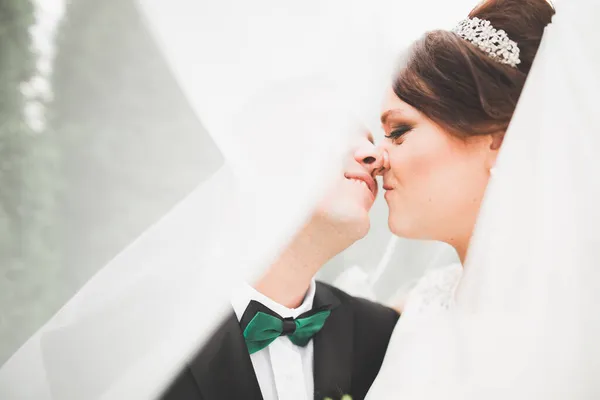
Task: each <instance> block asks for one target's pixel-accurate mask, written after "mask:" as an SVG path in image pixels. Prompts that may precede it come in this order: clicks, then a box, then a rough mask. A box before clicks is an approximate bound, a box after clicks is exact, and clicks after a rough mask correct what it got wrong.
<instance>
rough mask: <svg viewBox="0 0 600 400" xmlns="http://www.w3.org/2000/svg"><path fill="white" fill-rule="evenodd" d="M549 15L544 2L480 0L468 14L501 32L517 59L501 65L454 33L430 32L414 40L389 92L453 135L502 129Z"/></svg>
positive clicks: (533, 0)
mask: <svg viewBox="0 0 600 400" xmlns="http://www.w3.org/2000/svg"><path fill="white" fill-rule="evenodd" d="M554 13H555V11H554V8H553V7H552V6H551V5H550V4H549V3H548V2H547V1H546V0H487V1H484V2H482V3H481V4H480V5H479V6H477V7H476V8H475V9H473V11H471V13H470V14H469V18H474V17H477V18H480V19H485V20H488V21H490V22H491V24H492V26H493V27H494V28H496V29H497V30H500V29H502V30H504V31H505V32H506V33H507V35H508V37H509V38H510V39H511V40H513V41H515V42H516V43H517V44H518V47H519V49H520V59H521V63H520V64H518V65H517V67H512V66H510V65H506V64H501V63H500V62H498V61H495V60H494V59H492V58H490V57H489V56H488V55H486V54H485V53H484V52H483V51H481V50H480V49H479V48H478V47H476V46H475V45H473V44H471V43H470V42H468V41H467V40H464V39H462V38H460V37H459V36H458V35H457V34H455V33H453V32H449V31H440V30H438V31H431V32H428V33H426V34H425V36H424V37H423V38H421V39H419V40H418V41H417V42H415V43H414V44H413V46H412V48H411V49H410V52H409V54H408V57H407V59H406V64H405V65H404V66H403V67H402V69H401V71H400V72H399V74H398V77H397V79H396V81H395V83H394V92H395V93H396V95H397V96H398V97H399V98H400V99H402V100H403V101H404V102H406V103H408V104H410V105H411V106H413V107H415V108H416V109H418V110H419V111H421V112H422V113H423V114H425V115H426V116H427V117H429V118H430V119H431V120H433V121H434V122H436V123H437V124H439V125H440V126H442V127H443V128H445V129H447V130H448V131H449V132H450V133H451V134H453V135H455V136H458V137H461V138H466V137H469V136H473V135H487V134H491V133H498V132H502V133H503V132H505V131H506V129H507V128H508V124H509V122H510V120H511V118H512V115H513V112H514V110H515V107H516V105H517V101H518V99H519V96H520V95H521V91H522V89H523V85H524V84H525V79H526V78H527V74H528V73H529V70H530V69H531V65H532V63H533V59H534V57H535V54H536V53H537V50H538V47H539V45H540V42H541V39H542V34H543V32H544V28H545V27H546V25H548V24H549V23H550V22H551V20H552V16H553V15H554Z"/></svg>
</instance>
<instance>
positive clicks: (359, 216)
mask: <svg viewBox="0 0 600 400" xmlns="http://www.w3.org/2000/svg"><path fill="white" fill-rule="evenodd" d="M382 166H383V162H382V158H381V153H380V151H379V150H378V148H377V147H375V145H374V144H373V136H372V135H371V133H369V132H368V131H367V130H366V129H365V130H361V131H360V133H358V134H356V135H354V136H353V138H352V140H351V143H350V146H349V151H348V153H347V155H346V157H345V159H344V172H343V174H341V175H340V176H339V178H336V181H335V182H334V183H333V185H332V186H331V188H330V190H329V192H328V193H327V195H326V197H325V198H324V199H323V201H321V203H320V204H319V206H318V209H317V214H319V215H320V216H324V217H325V218H327V219H328V220H329V221H330V222H331V223H333V224H339V225H343V227H341V229H345V230H348V229H349V230H352V231H353V232H356V233H357V235H358V236H359V237H362V236H364V235H366V234H367V232H368V231H369V227H370V221H369V210H370V209H371V207H372V206H373V202H374V201H375V197H376V196H377V191H378V187H377V181H376V179H375V177H374V175H375V173H376V172H377V171H378V170H380V169H381V168H382Z"/></svg>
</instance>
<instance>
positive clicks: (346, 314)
mask: <svg viewBox="0 0 600 400" xmlns="http://www.w3.org/2000/svg"><path fill="white" fill-rule="evenodd" d="M327 304H331V305H333V306H334V308H333V310H332V311H331V315H330V316H329V318H328V319H327V322H326V323H325V325H324V326H323V329H321V331H320V332H319V333H317V334H316V335H315V337H314V339H313V342H314V363H313V369H314V370H313V374H314V382H315V400H323V398H324V397H332V398H334V399H337V398H340V397H341V396H342V395H343V394H351V393H350V391H351V383H352V382H351V380H352V360H353V331H354V329H353V328H354V316H353V312H352V308H351V307H347V306H344V305H343V304H342V303H341V302H340V300H339V298H338V297H337V296H336V295H335V293H334V292H333V291H332V290H331V288H329V287H328V286H326V285H323V284H321V283H319V282H317V290H316V293H315V299H314V301H313V307H314V308H316V307H320V306H323V305H327Z"/></svg>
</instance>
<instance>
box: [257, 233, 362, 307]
mask: <svg viewBox="0 0 600 400" xmlns="http://www.w3.org/2000/svg"><path fill="white" fill-rule="evenodd" d="M332 229H333V227H331V226H329V227H327V226H323V225H321V224H317V223H314V222H312V223H309V224H307V225H306V226H305V227H304V228H303V229H302V230H301V231H300V233H299V234H298V235H296V237H295V238H294V239H293V240H292V242H291V243H290V245H289V246H288V247H287V248H286V249H285V250H284V251H283V252H282V253H281V254H280V255H279V257H278V258H277V260H276V261H275V262H274V263H273V264H272V265H271V266H270V267H269V269H268V270H267V272H266V273H265V274H264V275H263V276H262V278H260V279H259V280H258V282H256V283H255V285H254V287H255V289H256V290H258V291H259V292H261V293H262V294H264V295H265V296H267V297H269V298H270V299H272V300H273V301H275V302H277V303H279V304H281V305H283V306H285V307H288V308H297V307H298V306H300V305H301V304H302V302H303V300H304V297H305V295H306V292H307V291H308V289H309V287H310V283H311V281H312V279H313V277H314V276H315V274H316V273H317V272H318V271H319V269H321V267H322V266H323V265H324V264H325V263H326V262H327V261H329V260H330V259H331V258H332V257H334V256H335V255H336V254H338V253H340V252H341V251H342V250H344V249H345V248H346V247H348V246H349V245H350V244H351V243H341V242H342V240H340V239H335V238H336V237H339V235H336V234H332V232H331V230H332Z"/></svg>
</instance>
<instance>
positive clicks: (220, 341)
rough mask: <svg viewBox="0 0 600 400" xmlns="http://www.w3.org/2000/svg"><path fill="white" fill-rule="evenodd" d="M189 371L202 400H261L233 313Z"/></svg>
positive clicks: (256, 381) (191, 364) (250, 362)
mask: <svg viewBox="0 0 600 400" xmlns="http://www.w3.org/2000/svg"><path fill="white" fill-rule="evenodd" d="M189 367H190V370H191V372H192V375H193V376H194V379H195V380H196V383H197V384H198V387H199V388H200V392H201V393H202V396H203V399H205V400H217V399H248V400H262V399H263V397H262V394H261V392H260V387H259V385H258V380H257V379H256V374H255V372H254V368H253V367H252V361H251V360H250V355H249V353H248V348H247V347H246V342H245V341H244V337H243V336H242V332H241V330H240V326H239V323H238V320H237V318H236V316H235V314H233V313H232V314H231V315H230V316H229V317H228V318H227V319H226V320H225V322H224V323H223V324H222V325H221V327H220V328H219V329H218V330H217V331H216V333H215V334H214V335H213V336H212V337H211V338H210V340H209V341H208V342H207V343H206V344H205V346H204V347H203V348H202V350H201V351H200V353H199V355H198V356H197V357H196V358H195V359H194V360H193V361H192V362H191V363H190V364H189Z"/></svg>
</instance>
